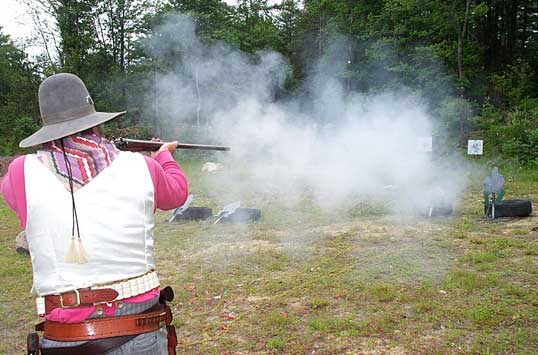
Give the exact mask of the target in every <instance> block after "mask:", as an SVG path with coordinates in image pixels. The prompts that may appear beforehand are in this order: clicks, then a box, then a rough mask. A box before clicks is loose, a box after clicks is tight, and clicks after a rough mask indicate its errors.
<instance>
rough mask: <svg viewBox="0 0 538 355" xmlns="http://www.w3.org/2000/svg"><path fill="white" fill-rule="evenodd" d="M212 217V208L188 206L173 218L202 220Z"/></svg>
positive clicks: (178, 219)
mask: <svg viewBox="0 0 538 355" xmlns="http://www.w3.org/2000/svg"><path fill="white" fill-rule="evenodd" d="M211 217H213V210H212V209H211V208H209V207H189V208H187V209H186V210H185V211H184V212H183V213H182V214H180V215H179V216H176V218H174V222H179V221H204V220H206V219H209V218H211Z"/></svg>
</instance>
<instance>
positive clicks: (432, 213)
mask: <svg viewBox="0 0 538 355" xmlns="http://www.w3.org/2000/svg"><path fill="white" fill-rule="evenodd" d="M453 213H454V209H453V208H452V206H448V205H445V206H442V205H439V206H430V207H428V208H427V209H426V210H421V211H420V213H419V214H420V215H421V216H422V217H447V216H452V214H453Z"/></svg>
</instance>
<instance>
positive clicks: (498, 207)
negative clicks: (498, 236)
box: [484, 200, 532, 218]
mask: <svg viewBox="0 0 538 355" xmlns="http://www.w3.org/2000/svg"><path fill="white" fill-rule="evenodd" d="M491 207H492V206H491V205H486V206H484V213H485V214H486V215H487V216H488V217H491V215H492V208H491ZM531 213H532V204H531V201H529V200H504V201H503V202H501V203H499V204H495V218H501V217H527V216H529V215H530V214H531Z"/></svg>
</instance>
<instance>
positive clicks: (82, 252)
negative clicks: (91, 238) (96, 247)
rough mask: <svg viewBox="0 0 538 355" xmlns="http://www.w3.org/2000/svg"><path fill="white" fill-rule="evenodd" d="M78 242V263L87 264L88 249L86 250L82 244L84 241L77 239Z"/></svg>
mask: <svg viewBox="0 0 538 355" xmlns="http://www.w3.org/2000/svg"><path fill="white" fill-rule="evenodd" d="M77 240H78V255H77V263H79V264H86V263H87V262H88V254H87V253H86V248H84V245H83V244H82V239H80V238H77Z"/></svg>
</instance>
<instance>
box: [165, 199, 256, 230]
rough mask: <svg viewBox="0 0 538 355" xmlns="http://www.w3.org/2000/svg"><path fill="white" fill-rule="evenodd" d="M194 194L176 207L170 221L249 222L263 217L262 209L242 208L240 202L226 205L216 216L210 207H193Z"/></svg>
mask: <svg viewBox="0 0 538 355" xmlns="http://www.w3.org/2000/svg"><path fill="white" fill-rule="evenodd" d="M193 200H194V196H193V195H189V197H188V198H187V200H186V201H185V203H184V204H183V206H181V207H179V208H176V209H175V210H174V211H173V212H172V216H171V217H170V219H169V220H168V223H187V222H191V221H210V220H212V223H213V224H219V223H247V222H251V221H259V220H260V219H261V217H262V213H261V210H259V209H256V208H241V203H240V202H234V203H230V204H228V205H226V206H224V207H223V208H222V209H221V210H220V211H219V212H218V213H217V214H216V215H215V216H213V210H212V209H211V208H209V207H192V206H191V204H192V202H193Z"/></svg>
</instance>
